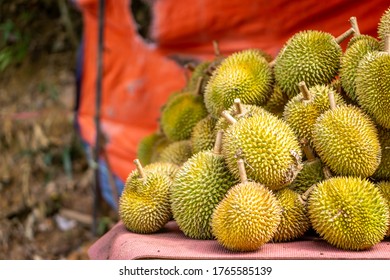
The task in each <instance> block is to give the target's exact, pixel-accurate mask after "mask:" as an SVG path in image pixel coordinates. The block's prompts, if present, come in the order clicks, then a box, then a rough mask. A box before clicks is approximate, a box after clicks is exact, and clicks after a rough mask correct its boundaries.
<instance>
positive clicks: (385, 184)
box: [376, 181, 390, 237]
mask: <svg viewBox="0 0 390 280" xmlns="http://www.w3.org/2000/svg"><path fill="white" fill-rule="evenodd" d="M376 187H377V188H378V189H379V191H380V193H381V194H382V196H383V197H384V199H385V200H386V201H387V206H388V208H389V209H390V182H389V181H381V182H378V183H377V184H376ZM389 213H390V212H389ZM389 220H390V216H389ZM386 237H390V223H389V227H388V228H387V233H386Z"/></svg>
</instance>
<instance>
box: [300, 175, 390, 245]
mask: <svg viewBox="0 0 390 280" xmlns="http://www.w3.org/2000/svg"><path fill="white" fill-rule="evenodd" d="M308 213H309V218H310V222H311V225H312V227H313V228H314V230H315V231H316V232H317V233H318V234H319V235H320V236H321V237H322V238H323V239H324V240H325V241H327V242H328V243H330V244H331V245H333V246H335V247H338V248H340V249H344V250H364V249H368V248H371V247H372V246H374V245H375V244H377V243H379V242H380V241H381V240H382V239H383V238H384V236H385V234H386V231H387V229H388V226H389V208H388V205H387V202H386V200H385V199H384V198H383V197H382V195H381V194H380V192H379V190H378V189H377V188H376V187H375V185H374V184H373V183H371V182H369V181H368V180H367V179H361V178H357V177H333V178H330V179H328V180H325V181H322V182H320V183H318V184H317V185H316V187H315V188H313V189H312V191H311V193H310V195H309V198H308Z"/></svg>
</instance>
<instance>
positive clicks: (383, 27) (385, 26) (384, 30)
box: [378, 7, 390, 50]
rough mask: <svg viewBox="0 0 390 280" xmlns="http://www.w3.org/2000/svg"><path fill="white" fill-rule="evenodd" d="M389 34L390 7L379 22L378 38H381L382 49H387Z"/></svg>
mask: <svg viewBox="0 0 390 280" xmlns="http://www.w3.org/2000/svg"><path fill="white" fill-rule="evenodd" d="M387 34H390V7H389V8H388V9H387V10H386V11H385V12H384V13H383V15H382V16H381V18H380V19H379V23H378V38H379V39H380V43H381V47H382V50H384V49H385V41H386V39H385V38H386V35H387Z"/></svg>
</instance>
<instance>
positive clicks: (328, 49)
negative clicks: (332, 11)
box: [274, 30, 342, 98]
mask: <svg viewBox="0 0 390 280" xmlns="http://www.w3.org/2000/svg"><path fill="white" fill-rule="evenodd" d="M341 55H342V49H341V47H340V46H339V45H338V44H337V42H336V40H335V38H334V37H333V36H332V35H331V34H329V33H326V32H322V31H316V30H305V31H301V32H298V33H296V34H295V35H293V36H292V37H291V38H290V39H289V40H288V41H287V42H286V44H285V46H284V47H283V49H282V50H281V51H280V53H279V54H278V56H277V57H276V62H275V67H274V73H275V81H276V83H277V84H278V85H279V86H280V88H281V89H282V91H283V92H285V93H286V94H287V95H288V96H289V98H292V97H294V96H295V95H297V94H298V93H299V88H298V87H297V84H298V83H299V82H301V81H305V82H306V85H307V86H308V87H311V86H313V85H316V84H328V83H330V82H331V81H332V79H333V78H334V77H335V76H336V75H337V73H338V70H339V67H340V58H341Z"/></svg>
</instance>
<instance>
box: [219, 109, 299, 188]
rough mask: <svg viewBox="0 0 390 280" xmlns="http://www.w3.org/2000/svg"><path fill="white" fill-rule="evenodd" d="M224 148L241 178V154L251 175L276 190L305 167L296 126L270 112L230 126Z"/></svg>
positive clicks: (235, 171) (228, 159) (232, 168)
mask: <svg viewBox="0 0 390 280" xmlns="http://www.w3.org/2000/svg"><path fill="white" fill-rule="evenodd" d="M222 152H223V154H224V156H225V158H226V162H227V164H228V166H229V169H230V170H231V172H232V173H233V174H234V175H235V176H236V177H237V178H239V172H238V167H237V157H238V158H242V159H244V161H245V166H246V171H247V176H248V178H250V179H252V180H253V181H255V182H258V183H260V184H264V185H265V186H266V187H268V188H270V189H273V190H276V189H280V188H282V187H284V186H287V185H288V184H290V183H291V182H292V181H293V180H294V179H295V177H296V175H297V173H298V172H299V170H300V169H301V168H302V166H301V159H302V152H301V148H300V146H299V143H298V141H297V139H296V136H295V134H294V132H293V131H292V129H291V128H290V127H289V126H288V125H287V124H286V123H285V122H284V121H283V120H281V119H279V118H278V117H276V116H274V115H272V114H270V113H268V112H267V113H266V114H257V115H254V116H252V117H251V118H243V119H240V120H238V121H237V123H235V124H234V125H231V126H229V127H228V128H227V129H226V131H225V134H224V137H223V141H222Z"/></svg>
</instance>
